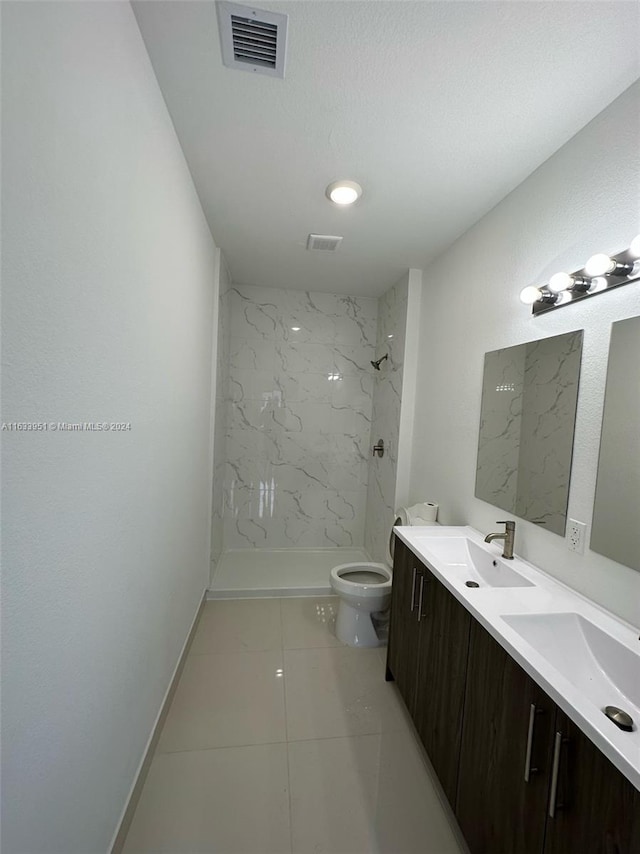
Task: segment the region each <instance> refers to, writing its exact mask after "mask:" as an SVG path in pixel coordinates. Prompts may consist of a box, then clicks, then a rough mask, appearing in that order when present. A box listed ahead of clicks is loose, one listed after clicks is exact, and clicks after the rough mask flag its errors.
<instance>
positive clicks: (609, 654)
mask: <svg viewBox="0 0 640 854" xmlns="http://www.w3.org/2000/svg"><path fill="white" fill-rule="evenodd" d="M502 619H503V620H504V621H505V623H507V625H509V626H511V628H512V629H513V630H514V631H516V632H517V633H518V634H519V635H520V637H522V638H523V639H524V640H525V641H527V643H529V644H530V645H531V646H532V647H534V649H535V650H536V651H537V652H538V653H540V655H542V656H543V657H544V658H545V659H546V660H547V661H548V662H549V664H551V666H552V667H555V668H556V670H558V671H560V673H562V675H563V676H564V677H565V679H567V680H568V681H569V682H571V683H572V684H573V685H574V686H575V687H576V688H578V690H580V691H581V692H582V693H583V694H585V695H586V696H587V697H589V699H590V700H591V701H592V702H593V703H595V705H596V706H598V707H599V708H601V709H604V707H605V706H610V705H613V706H618V707H620V708H621V709H623V710H624V711H626V712H627V713H628V714H630V715H631V717H632V718H633V720H634V729H635V730H636V731H637V729H638V726H639V725H640V642H639V643H638V650H637V651H634V650H631V649H629V647H627V646H625V645H624V644H622V643H620V642H619V641H617V640H616V639H615V638H613V637H611V635H608V634H607V633H606V632H604V631H602V629H600V628H598V627H597V626H595V625H594V624H593V623H592V622H590V621H589V620H587V619H585V618H584V617H581V616H580V615H579V614H572V613H569V614H514V615H509V616H503V618H502Z"/></svg>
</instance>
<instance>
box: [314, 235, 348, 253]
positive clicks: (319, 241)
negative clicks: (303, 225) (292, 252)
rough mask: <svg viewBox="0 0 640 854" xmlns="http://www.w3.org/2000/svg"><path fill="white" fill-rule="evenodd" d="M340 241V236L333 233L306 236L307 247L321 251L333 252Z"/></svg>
mask: <svg viewBox="0 0 640 854" xmlns="http://www.w3.org/2000/svg"><path fill="white" fill-rule="evenodd" d="M341 243H342V238H341V237H336V235H335V234H310V235H309V237H307V249H314V250H320V251H321V252H335V251H336V249H337V248H338V247H339V246H340V244H341Z"/></svg>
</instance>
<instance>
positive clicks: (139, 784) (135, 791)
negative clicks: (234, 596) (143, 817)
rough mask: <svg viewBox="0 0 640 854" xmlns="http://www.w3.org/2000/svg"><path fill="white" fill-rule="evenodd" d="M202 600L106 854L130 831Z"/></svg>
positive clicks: (117, 849)
mask: <svg viewBox="0 0 640 854" xmlns="http://www.w3.org/2000/svg"><path fill="white" fill-rule="evenodd" d="M206 600H207V591H206V590H205V591H204V592H203V594H202V599H201V600H200V604H199V605H198V610H197V611H196V615H195V617H194V618H193V622H192V623H191V628H190V629H189V634H188V635H187V639H186V640H185V642H184V646H183V647H182V652H181V653H180V656H179V658H178V663H177V664H176V667H175V670H174V671H173V676H172V677H171V681H170V682H169V687H168V688H167V691H166V693H165V695H164V699H163V701H162V705H161V706H160V711H159V712H158V716H157V717H156V720H155V723H154V725H153V728H152V730H151V735H150V736H149V740H148V742H147V746H146V748H145V751H144V753H143V755H142V760H141V761H140V765H139V766H138V771H137V773H136V776H135V779H134V781H133V785H132V786H131V790H130V792H129V797H128V798H127V801H126V803H125V807H124V809H123V811H122V815H121V817H120V821H119V822H118V827H117V829H116V832H115V834H114V837H113V840H112V842H111V845H110V846H109V852H110V854H121V852H122V849H123V848H124V842H125V839H126V838H127V833H128V832H129V828H130V827H131V822H132V821H133V816H134V814H135V811H136V807H137V806H138V801H139V800H140V795H141V793H142V788H143V786H144V784H145V781H146V779H147V774H148V773H149V768H150V767H151V760H152V759H153V754H154V753H155V749H156V746H157V744H158V740H159V738H160V733H161V732H162V727H163V726H164V722H165V720H166V719H167V715H168V713H169V707H170V706H171V701H172V700H173V695H174V694H175V692H176V688H177V687H178V682H179V681H180V676H181V675H182V671H183V669H184V663H185V661H186V658H187V655H188V654H189V650H190V648H191V644H192V642H193V638H194V635H195V633H196V629H197V628H198V623H199V621H200V616H201V614H202V609H203V608H204V605H205V602H206Z"/></svg>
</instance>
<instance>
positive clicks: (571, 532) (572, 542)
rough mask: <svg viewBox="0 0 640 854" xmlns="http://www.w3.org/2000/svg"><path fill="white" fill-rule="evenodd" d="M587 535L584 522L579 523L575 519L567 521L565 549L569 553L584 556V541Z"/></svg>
mask: <svg viewBox="0 0 640 854" xmlns="http://www.w3.org/2000/svg"><path fill="white" fill-rule="evenodd" d="M586 534H587V525H586V523H585V522H579V521H578V520H577V519H569V523H568V524H567V548H568V549H569V551H571V552H577V554H584V541H585V539H586Z"/></svg>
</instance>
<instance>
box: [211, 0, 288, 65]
mask: <svg viewBox="0 0 640 854" xmlns="http://www.w3.org/2000/svg"><path fill="white" fill-rule="evenodd" d="M216 6H217V9H218V24H219V28H220V44H221V47H222V61H223V63H224V64H225V65H226V66H227V68H240V69H242V70H243V71H253V72H254V73H256V74H268V75H270V76H271V77H284V62H285V53H286V46H287V15H280V14H278V13H276V12H266V11H265V10H264V9H254V8H252V7H251V6H239V5H237V4H236V3H227V2H222V0H220V2H218V3H216Z"/></svg>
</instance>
